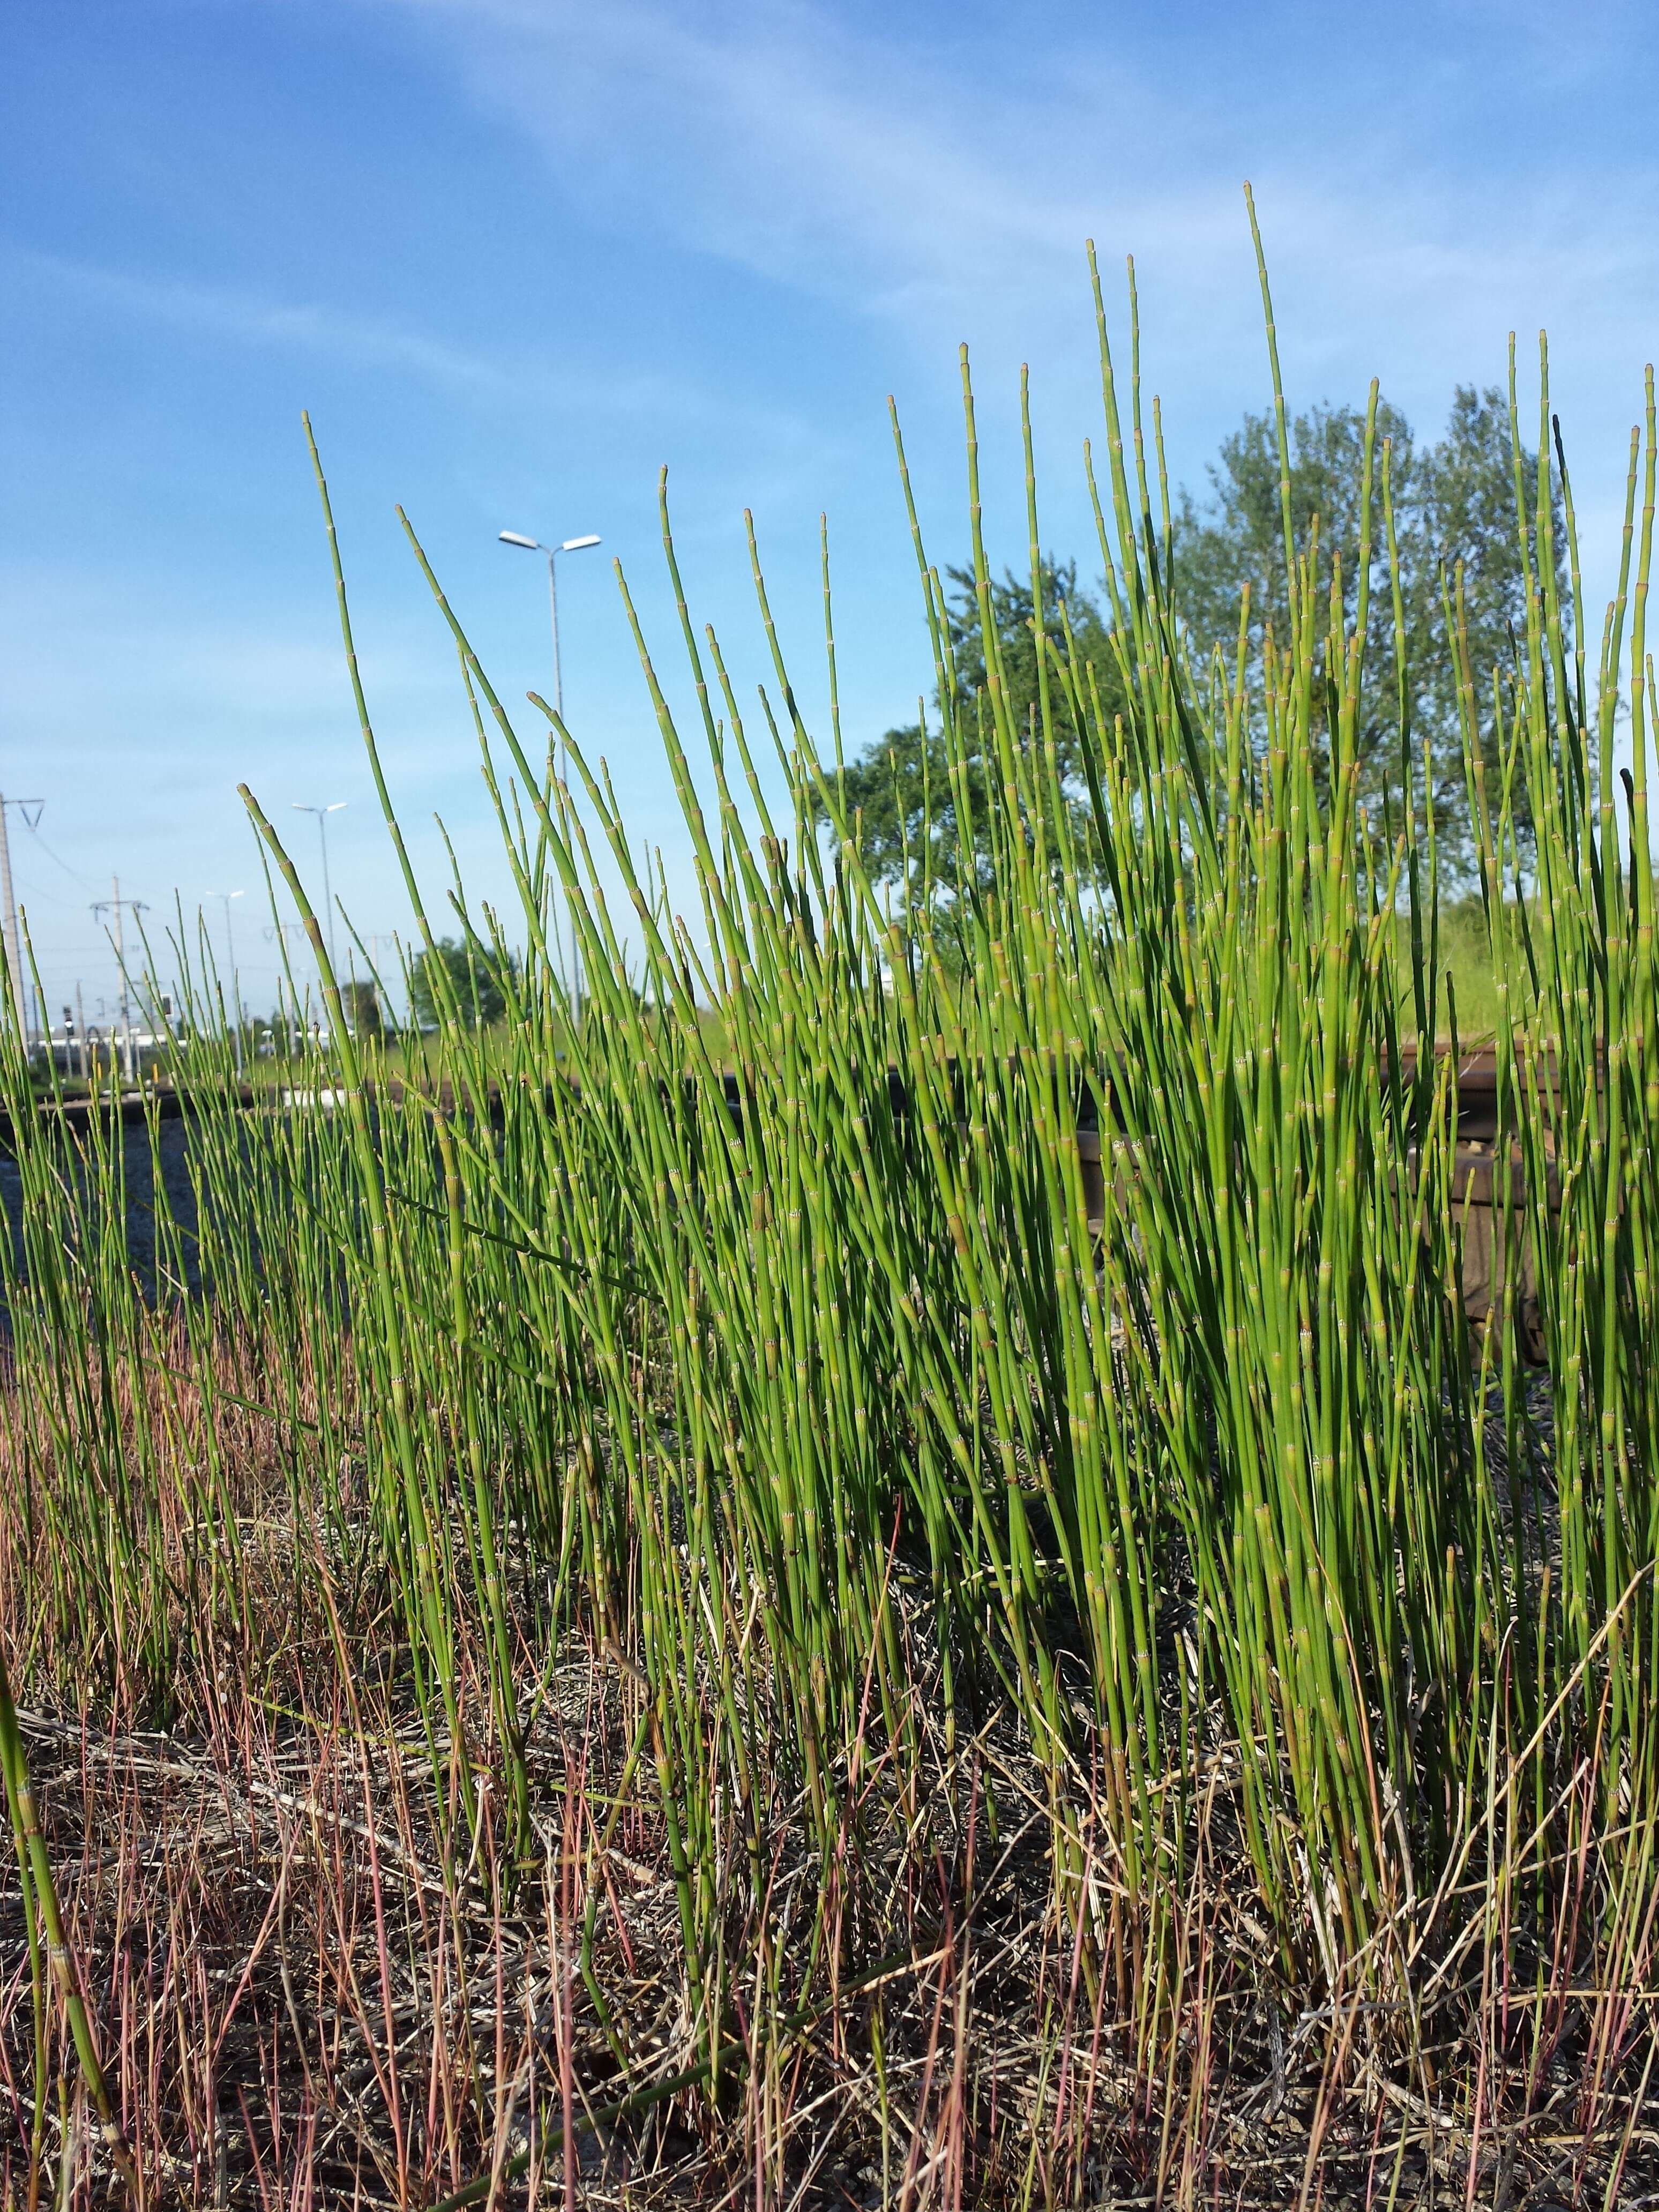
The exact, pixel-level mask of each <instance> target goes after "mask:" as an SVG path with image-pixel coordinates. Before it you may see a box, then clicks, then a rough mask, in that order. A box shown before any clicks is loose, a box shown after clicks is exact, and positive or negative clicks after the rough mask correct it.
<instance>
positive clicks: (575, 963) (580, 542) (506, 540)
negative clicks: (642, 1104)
mask: <svg viewBox="0 0 1659 2212" xmlns="http://www.w3.org/2000/svg"><path fill="white" fill-rule="evenodd" d="M500 536H501V544H503V545H517V546H520V547H522V549H523V550H524V551H525V552H526V553H543V554H545V555H546V556H547V611H548V614H549V616H550V618H551V620H552V624H553V711H554V713H555V714H556V715H557V716H558V718H559V723H560V734H559V780H560V781H561V782H568V774H569V763H568V761H567V759H566V757H565V744H564V734H563V723H564V674H563V671H562V668H561V667H560V665H559V578H558V568H557V565H556V564H557V562H558V557H559V556H560V554H561V553H583V552H586V550H587V548H588V547H589V546H590V545H597V544H599V539H598V538H596V537H587V538H565V539H564V540H563V541H562V544H557V545H544V544H542V542H541V540H540V538H526V537H525V536H524V534H523V532H520V531H517V530H503V531H502V532H501V533H500ZM565 910H566V914H567V915H569V921H570V1006H571V1012H572V1014H573V1016H574V1018H576V1019H578V1020H580V1017H581V1010H582V962H581V953H580V950H579V949H578V946H577V943H576V923H575V918H574V915H570V908H569V902H568V901H567V902H566V908H565Z"/></svg>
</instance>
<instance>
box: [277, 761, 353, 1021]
mask: <svg viewBox="0 0 1659 2212" xmlns="http://www.w3.org/2000/svg"><path fill="white" fill-rule="evenodd" d="M289 804H290V805H292V806H293V809H294V811H295V813H296V814H314V815H315V816H316V817H317V835H318V836H319V839H320V840H321V842H322V848H323V911H324V912H325V914H326V915H327V916H328V964H329V967H330V969H331V971H332V972H333V974H334V975H335V977H336V979H337V978H338V975H339V963H338V961H337V959H336V958H335V957H334V894H333V893H332V892H331V890H330V889H329V887H328V817H329V816H330V815H331V814H337V813H338V812H339V811H340V809H341V808H342V807H343V805H346V804H347V802H346V800H344V799H336V800H335V801H334V804H333V805H331V806H307V805H305V804H304V803H303V801H301V800H300V799H293V800H290V802H289Z"/></svg>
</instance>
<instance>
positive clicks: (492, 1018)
mask: <svg viewBox="0 0 1659 2212" xmlns="http://www.w3.org/2000/svg"><path fill="white" fill-rule="evenodd" d="M512 975H513V959H512V956H511V954H501V953H496V952H493V951H489V949H488V948H486V947H485V946H483V945H480V944H479V943H478V942H477V939H467V940H465V942H463V941H461V940H459V939H456V938H453V937H441V938H440V939H438V941H437V943H436V945H435V946H434V947H433V948H432V950H431V951H422V952H421V953H419V954H417V955H416V958H415V960H414V962H413V963H412V965H411V967H410V1010H411V1011H412V1012H413V1014H414V1017H415V1025H416V1028H417V1029H422V1030H430V1029H435V1028H436V1027H437V1026H438V1024H439V1021H440V1018H441V1013H442V1011H443V1008H444V1006H445V1005H446V1003H447V1000H449V999H453V1003H454V1004H455V1005H456V1006H458V1007H459V1009H460V1013H461V1018H462V1019H463V1020H464V1021H465V1022H469V1023H471V1025H472V1026H473V1027H474V1028H475V1029H485V1028H488V1027H489V1024H490V1023H492V1022H498V1021H500V1020H501V1017H502V1016H503V1015H504V1014H505V1013H506V1012H507V989H506V986H507V983H508V982H510V981H511V980H512ZM446 985H447V990H446Z"/></svg>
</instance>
